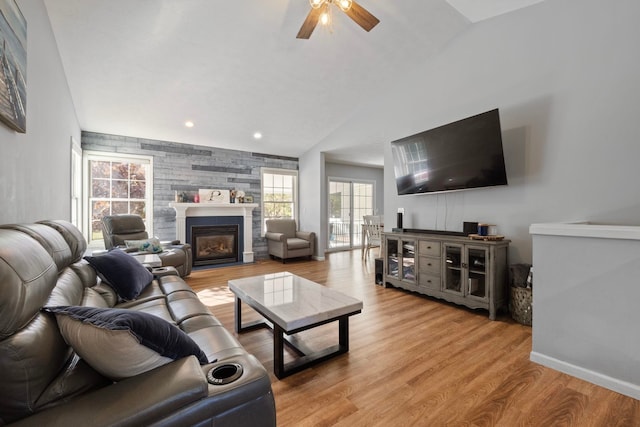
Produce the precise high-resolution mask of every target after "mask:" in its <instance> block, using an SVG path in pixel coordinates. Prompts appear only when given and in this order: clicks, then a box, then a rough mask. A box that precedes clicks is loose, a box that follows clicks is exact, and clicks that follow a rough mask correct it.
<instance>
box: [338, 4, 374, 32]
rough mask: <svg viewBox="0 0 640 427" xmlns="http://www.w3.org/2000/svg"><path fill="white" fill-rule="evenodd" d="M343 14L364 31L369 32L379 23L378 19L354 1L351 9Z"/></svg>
mask: <svg viewBox="0 0 640 427" xmlns="http://www.w3.org/2000/svg"><path fill="white" fill-rule="evenodd" d="M345 13H346V14H347V15H348V16H349V18H351V19H353V21H354V22H355V23H356V24H358V25H360V26H361V27H362V29H363V30H365V31H371V29H372V28H373V27H375V26H376V25H378V23H379V22H380V20H379V19H378V18H376V17H375V16H373V15H372V14H371V13H369V11H368V10H367V9H365V8H364V7H362V6H360V5H359V4H358V3H356V2H355V1H354V2H353V3H351V9H349V10H347V11H346V12H345Z"/></svg>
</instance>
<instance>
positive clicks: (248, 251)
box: [169, 202, 258, 263]
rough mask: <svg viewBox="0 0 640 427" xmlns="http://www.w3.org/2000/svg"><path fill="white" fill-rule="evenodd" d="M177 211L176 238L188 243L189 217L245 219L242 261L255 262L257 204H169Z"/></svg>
mask: <svg viewBox="0 0 640 427" xmlns="http://www.w3.org/2000/svg"><path fill="white" fill-rule="evenodd" d="M169 206H171V207H172V208H173V209H175V211H176V238H177V239H178V240H180V241H181V242H186V241H187V238H186V232H187V230H186V229H187V217H193V216H242V217H243V218H244V252H243V253H242V261H243V262H245V263H248V262H253V209H255V208H257V207H258V204H257V203H177V202H171V203H169Z"/></svg>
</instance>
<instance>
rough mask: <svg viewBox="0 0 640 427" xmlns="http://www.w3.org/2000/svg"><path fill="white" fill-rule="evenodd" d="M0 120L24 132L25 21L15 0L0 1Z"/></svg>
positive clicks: (25, 128) (25, 114)
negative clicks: (0, 65)
mask: <svg viewBox="0 0 640 427" xmlns="http://www.w3.org/2000/svg"><path fill="white" fill-rule="evenodd" d="M0 58H2V69H3V72H2V73H0V121H2V122H3V123H4V124H6V125H7V126H9V127H10V128H11V129H13V130H15V131H17V132H21V133H25V132H26V131H27V21H26V20H25V19H24V16H23V15H22V12H20V8H18V4H17V3H16V2H15V0H0Z"/></svg>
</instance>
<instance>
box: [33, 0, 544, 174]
mask: <svg viewBox="0 0 640 427" xmlns="http://www.w3.org/2000/svg"><path fill="white" fill-rule="evenodd" d="M539 1H542V0H394V1H389V0H359V4H360V5H361V6H363V7H365V8H366V9H367V10H369V11H370V12H371V13H372V14H374V15H375V16H376V17H378V18H379V19H380V24H378V25H377V26H376V27H375V28H374V29H373V30H372V31H371V32H370V33H367V32H365V31H363V30H362V29H361V28H360V27H358V26H357V25H356V24H355V23H354V22H353V21H351V20H350V19H349V18H348V17H347V16H345V15H344V14H342V13H341V12H339V11H337V9H336V13H334V23H333V30H332V32H329V31H327V30H325V29H324V28H320V27H318V28H316V30H315V32H314V33H313V35H312V36H311V38H310V39H309V40H299V39H296V37H295V36H296V33H297V32H298V29H299V28H300V26H301V25H302V22H303V21H304V19H305V17H306V15H307V13H308V11H309V8H310V6H309V2H308V0H241V1H222V0H45V4H46V7H47V10H48V13H49V17H50V20H51V25H52V28H53V32H54V35H55V38H56V42H57V44H58V48H59V51H60V56H61V58H62V62H63V66H64V68H65V73H66V75H67V79H68V83H69V88H70V91H71V96H72V98H73V101H74V104H75V107H76V110H77V114H78V119H79V121H80V126H81V128H82V129H83V130H87V131H93V132H102V133H109V134H117V135H127V136H134V137H140V138H149V139H159V140H168V141H175V142H181V143H189V144H198V145H205V146H213V147H221V148H231V149H238V150H245V151H254V152H261V153H267V154H278V155H285V156H294V157H297V156H299V155H301V154H302V153H304V152H305V151H307V150H308V149H309V148H310V147H312V146H314V145H315V144H317V143H318V142H320V141H322V140H323V139H324V138H326V137H328V136H329V135H330V134H331V133H332V132H333V131H334V130H335V129H337V128H339V127H340V126H343V125H345V123H347V122H348V120H349V117H350V115H352V114H353V113H354V112H356V111H357V110H358V108H359V107H360V106H362V105H365V104H367V103H371V102H376V101H379V100H377V98H376V94H377V90H378V88H379V87H381V85H392V84H393V81H394V79H395V78H397V76H398V75H400V74H401V72H402V70H406V69H407V68H408V67H412V66H415V65H416V64H420V63H423V62H424V61H427V60H428V59H429V58H430V57H432V56H433V55H435V54H437V52H438V51H439V50H441V49H443V47H444V46H445V44H446V43H447V41H449V40H451V39H452V38H453V37H455V36H456V35H457V34H459V33H460V32H462V31H465V29H466V28H467V27H468V26H470V25H473V23H474V22H478V21H482V20H484V19H488V18H491V17H493V16H496V15H499V14H503V13H506V12H509V11H511V10H515V9H518V8H521V7H525V6H528V5H530V4H533V3H537V2H539ZM186 121H192V122H193V123H194V126H193V127H191V128H188V127H186V126H185V122H186ZM256 132H260V133H261V134H262V138H261V139H259V140H257V139H254V133H256ZM358 153H359V154H358V156H357V158H358V159H359V161H358V162H359V163H363V164H377V165H381V164H382V148H381V147H380V149H379V150H376V149H375V147H372V148H368V149H367V150H359V151H358ZM330 157H331V158H334V159H335V160H338V161H339V160H341V159H342V160H346V161H349V160H352V159H353V158H354V156H353V151H352V149H351V148H349V149H348V148H345V149H344V150H337V151H335V152H334V153H330Z"/></svg>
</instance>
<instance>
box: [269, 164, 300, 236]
mask: <svg viewBox="0 0 640 427" xmlns="http://www.w3.org/2000/svg"><path fill="white" fill-rule="evenodd" d="M265 173H270V174H274V175H289V176H293V177H294V183H293V185H294V189H293V219H295V220H296V223H297V221H298V218H299V215H298V213H299V207H298V200H299V197H298V191H299V188H300V183H299V179H300V178H299V176H298V170H297V169H279V168H267V167H262V168H260V196H261V199H260V200H262V203H261V204H260V205H261V206H260V216H261V218H262V223H261V224H260V236H261V237H264V233H265V229H264V219H265V214H264V205H265V203H264V200H265V197H264V174H265Z"/></svg>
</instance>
